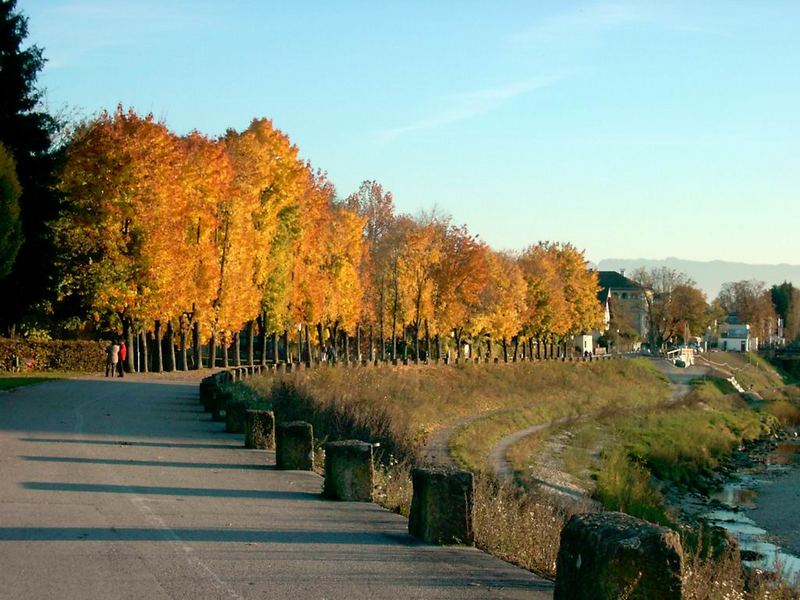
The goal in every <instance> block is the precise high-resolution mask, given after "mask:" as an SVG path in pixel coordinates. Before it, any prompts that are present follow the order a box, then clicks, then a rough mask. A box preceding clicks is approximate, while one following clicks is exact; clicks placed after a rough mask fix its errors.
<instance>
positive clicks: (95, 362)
mask: <svg viewBox="0 0 800 600" xmlns="http://www.w3.org/2000/svg"><path fill="white" fill-rule="evenodd" d="M108 344H109V342H107V341H105V342H104V341H93V342H88V341H63V340H52V341H46V342H31V341H28V340H9V339H4V338H0V371H10V370H11V367H12V366H13V359H14V356H17V357H18V358H19V368H20V370H21V371H81V372H102V371H104V370H105V366H106V347H107V346H108Z"/></svg>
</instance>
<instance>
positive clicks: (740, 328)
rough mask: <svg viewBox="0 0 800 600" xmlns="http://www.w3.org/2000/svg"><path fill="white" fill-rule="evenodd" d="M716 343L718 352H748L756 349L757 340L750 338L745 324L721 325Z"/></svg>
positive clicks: (748, 328) (747, 326) (748, 326)
mask: <svg viewBox="0 0 800 600" xmlns="http://www.w3.org/2000/svg"><path fill="white" fill-rule="evenodd" d="M717 343H718V345H719V349H720V350H725V351H727V352H750V350H755V349H757V348H758V338H756V337H751V336H750V325H749V324H747V323H727V322H726V323H722V324H721V325H720V327H719V340H718V342H717Z"/></svg>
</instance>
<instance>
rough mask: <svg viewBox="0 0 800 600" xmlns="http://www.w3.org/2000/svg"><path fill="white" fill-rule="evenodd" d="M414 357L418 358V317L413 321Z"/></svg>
mask: <svg viewBox="0 0 800 600" xmlns="http://www.w3.org/2000/svg"><path fill="white" fill-rule="evenodd" d="M414 359H415V360H419V319H417V321H416V323H414Z"/></svg>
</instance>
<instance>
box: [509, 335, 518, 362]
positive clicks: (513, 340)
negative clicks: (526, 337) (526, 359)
mask: <svg viewBox="0 0 800 600" xmlns="http://www.w3.org/2000/svg"><path fill="white" fill-rule="evenodd" d="M511 341H512V342H513V343H514V362H517V358H518V355H519V336H518V335H515V336H514V337H513V338H511Z"/></svg>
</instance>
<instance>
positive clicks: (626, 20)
mask: <svg viewBox="0 0 800 600" xmlns="http://www.w3.org/2000/svg"><path fill="white" fill-rule="evenodd" d="M648 20H650V15H649V14H648V13H647V11H646V10H645V7H644V6H642V5H636V4H626V3H602V4H587V5H585V6H582V7H580V8H576V9H574V10H570V11H567V12H563V13H559V14H557V15H554V16H552V17H549V18H547V19H544V20H543V21H541V22H539V23H536V24H535V25H533V26H532V27H529V28H527V29H525V30H524V31H519V32H516V33H513V34H511V35H510V36H509V37H508V40H507V41H508V43H509V45H511V46H515V47H519V46H531V45H536V44H541V43H553V42H567V43H576V42H581V41H586V40H587V38H590V37H592V36H593V35H596V34H600V33H602V32H605V31H608V30H611V29H616V28H618V27H622V26H624V25H629V24H632V23H641V22H645V21H648Z"/></svg>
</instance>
